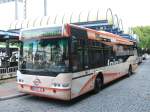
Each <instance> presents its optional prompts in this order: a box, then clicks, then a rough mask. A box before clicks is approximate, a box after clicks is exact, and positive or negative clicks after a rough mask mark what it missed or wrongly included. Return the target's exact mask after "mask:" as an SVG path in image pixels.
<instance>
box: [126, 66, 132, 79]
mask: <svg viewBox="0 0 150 112" xmlns="http://www.w3.org/2000/svg"><path fill="white" fill-rule="evenodd" d="M132 74H133V71H132V66H131V65H130V67H129V69H128V74H127V75H128V77H130V76H131V75H132Z"/></svg>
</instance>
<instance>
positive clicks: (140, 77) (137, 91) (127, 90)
mask: <svg viewBox="0 0 150 112" xmlns="http://www.w3.org/2000/svg"><path fill="white" fill-rule="evenodd" d="M0 112H150V60H146V62H144V63H143V64H141V65H140V67H139V68H138V70H137V73H136V74H134V75H132V76H131V77H129V78H127V77H124V78H122V79H121V80H119V81H116V82H115V83H113V84H110V85H108V86H106V87H105V88H104V89H103V90H102V91H101V92H100V93H98V94H96V95H92V94H86V95H84V96H82V97H80V98H78V99H76V100H75V101H74V102H72V103H67V102H63V101H58V100H51V99H46V98H40V97H34V96H30V95H29V96H23V97H19V98H13V99H9V100H3V101H0Z"/></svg>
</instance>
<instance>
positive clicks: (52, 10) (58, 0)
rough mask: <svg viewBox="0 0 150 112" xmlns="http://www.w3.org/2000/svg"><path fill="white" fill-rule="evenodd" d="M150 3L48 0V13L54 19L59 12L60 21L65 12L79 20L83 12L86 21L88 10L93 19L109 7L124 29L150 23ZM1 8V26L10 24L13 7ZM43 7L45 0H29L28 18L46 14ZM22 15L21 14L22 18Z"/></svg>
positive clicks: (66, 14)
mask: <svg viewBox="0 0 150 112" xmlns="http://www.w3.org/2000/svg"><path fill="white" fill-rule="evenodd" d="M149 4H150V3H149V0H47V12H48V13H47V15H48V16H50V18H51V19H50V20H51V21H53V20H54V18H55V16H56V14H57V15H58V17H57V21H58V22H60V21H61V18H62V16H63V15H64V14H65V21H69V17H70V15H71V13H72V12H73V19H72V20H73V21H77V20H78V15H79V13H80V12H82V13H81V20H82V21H84V20H86V17H87V14H88V11H90V12H91V13H90V17H89V19H90V20H93V19H95V18H96V12H97V10H98V9H99V18H102V17H103V18H104V17H105V13H106V10H107V8H111V9H112V12H113V14H117V15H118V18H119V19H120V18H121V19H122V21H123V26H124V29H125V30H127V29H128V27H134V26H145V25H150V14H149V12H148V11H150V6H149ZM1 8H2V7H1V5H0V13H1V14H2V13H3V14H2V16H1V19H0V26H1V27H2V26H4V24H5V25H6V24H8V23H9V24H10V23H11V22H12V21H14V20H13V19H12V18H10V17H9V14H12V13H13V12H12V10H11V8H4V7H3V10H1ZM43 9H44V8H43V0H28V1H27V18H28V19H35V18H40V17H42V16H43V15H44V13H43V11H44V10H43ZM8 10H9V11H8ZM19 10H22V9H21V8H20V9H19ZM5 15H7V16H5ZM10 16H11V15H10ZM22 17H23V16H22ZM22 17H21V16H20V19H21V18H22ZM2 18H3V19H2ZM6 18H8V19H9V20H7V19H6ZM6 20H7V22H6Z"/></svg>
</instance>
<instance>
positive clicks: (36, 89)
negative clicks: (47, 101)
mask: <svg viewBox="0 0 150 112" xmlns="http://www.w3.org/2000/svg"><path fill="white" fill-rule="evenodd" d="M31 90H32V91H36V92H44V88H40V87H35V86H33V87H32V88H31Z"/></svg>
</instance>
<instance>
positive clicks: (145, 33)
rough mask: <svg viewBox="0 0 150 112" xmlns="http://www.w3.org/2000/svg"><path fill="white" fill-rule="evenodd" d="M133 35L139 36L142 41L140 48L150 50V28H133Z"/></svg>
mask: <svg viewBox="0 0 150 112" xmlns="http://www.w3.org/2000/svg"><path fill="white" fill-rule="evenodd" d="M132 30H133V33H135V34H137V35H138V36H139V39H140V43H139V47H140V48H142V49H144V50H146V51H149V50H150V26H137V27H133V28H132Z"/></svg>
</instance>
